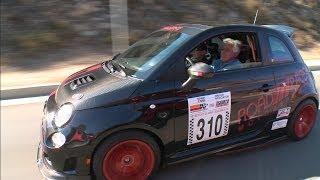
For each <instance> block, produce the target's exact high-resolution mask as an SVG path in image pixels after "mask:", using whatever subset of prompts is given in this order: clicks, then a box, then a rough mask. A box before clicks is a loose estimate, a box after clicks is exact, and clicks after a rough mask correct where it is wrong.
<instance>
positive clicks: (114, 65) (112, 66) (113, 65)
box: [107, 60, 126, 76]
mask: <svg viewBox="0 0 320 180" xmlns="http://www.w3.org/2000/svg"><path fill="white" fill-rule="evenodd" d="M107 67H108V69H109V70H110V71H111V73H113V72H115V71H118V72H120V73H121V75H122V76H126V73H125V71H124V69H126V67H125V66H123V65H122V64H120V63H119V62H116V61H114V60H110V61H109V62H108V64H107Z"/></svg>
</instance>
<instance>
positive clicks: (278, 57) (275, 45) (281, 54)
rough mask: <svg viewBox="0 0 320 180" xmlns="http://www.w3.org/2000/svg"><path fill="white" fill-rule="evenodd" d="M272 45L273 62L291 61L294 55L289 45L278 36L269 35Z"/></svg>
mask: <svg viewBox="0 0 320 180" xmlns="http://www.w3.org/2000/svg"><path fill="white" fill-rule="evenodd" d="M268 41H269V46H270V52H269V53H270V57H271V61H272V62H273V63H281V62H290V61H293V57H292V55H291V53H290V51H289V49H288V48H287V46H286V45H285V44H284V43H283V42H282V40H280V39H279V38H277V37H274V36H269V37H268Z"/></svg>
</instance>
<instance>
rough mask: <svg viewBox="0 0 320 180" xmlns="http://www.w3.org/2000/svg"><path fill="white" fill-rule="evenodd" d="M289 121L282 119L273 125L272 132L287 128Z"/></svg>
mask: <svg viewBox="0 0 320 180" xmlns="http://www.w3.org/2000/svg"><path fill="white" fill-rule="evenodd" d="M287 123H288V119H281V120H279V121H275V122H273V123H272V127H271V130H276V129H281V128H285V127H287Z"/></svg>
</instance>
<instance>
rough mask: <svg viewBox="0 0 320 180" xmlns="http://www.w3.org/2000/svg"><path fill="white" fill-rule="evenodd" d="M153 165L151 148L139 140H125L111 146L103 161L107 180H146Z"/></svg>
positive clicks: (153, 157)
mask: <svg viewBox="0 0 320 180" xmlns="http://www.w3.org/2000/svg"><path fill="white" fill-rule="evenodd" d="M154 164H155V156H154V152H153V150H152V148H151V147H150V146H149V145H148V144H147V143H145V142H142V141H139V140H127V141H123V142H120V143H118V144H116V145H115V146H113V147H112V148H111V149H110V150H109V151H108V153H107V154H106V156H105V157H104V159H103V167H102V169H103V174H104V176H105V177H106V178H107V179H111V180H113V179H126V180H128V179H134V180H142V179H147V177H148V176H149V175H150V174H151V172H152V169H153V167H154Z"/></svg>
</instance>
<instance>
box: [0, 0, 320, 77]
mask: <svg viewBox="0 0 320 180" xmlns="http://www.w3.org/2000/svg"><path fill="white" fill-rule="evenodd" d="M110 8H112V7H110V6H109V2H108V1H107V0H69V1H62V0H46V1H43V0H2V1H1V66H2V67H5V68H6V69H4V71H8V70H10V69H11V68H14V69H19V68H20V69H24V70H28V69H29V70H33V69H34V68H42V67H48V66H51V65H55V64H56V63H61V62H65V63H66V64H70V63H71V64H72V63H73V64H75V63H76V64H79V63H80V64H81V63H90V61H92V63H94V62H97V61H100V60H101V59H96V58H94V59H90V58H89V59H90V60H88V58H80V57H83V56H90V55H93V57H96V56H108V55H111V54H112V52H111V49H110V47H111V43H112V41H111V33H110V13H109V12H110ZM256 9H259V12H260V13H259V16H258V20H257V24H286V25H289V26H292V27H294V28H296V32H295V36H294V40H295V42H296V43H297V45H298V47H299V48H300V49H301V50H305V52H309V51H310V52H313V54H315V55H317V54H318V53H319V50H320V45H319V44H320V1H319V0H309V1H306V0H292V1H290V0H285V1H283V0H282V1H281V0H264V1H262V0H256V1H255V0H243V1H233V0H219V1H209V0H200V1H197V0H186V1H177V0H171V1H161V0H128V25H129V41H130V43H132V42H134V41H136V40H138V39H139V38H141V37H143V36H145V35H146V34H147V33H150V32H152V31H154V30H156V29H158V28H160V27H162V26H164V25H167V24H175V23H201V24H207V25H218V24H239V23H252V22H253V19H254V15H255V12H256ZM81 59H82V60H81Z"/></svg>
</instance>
